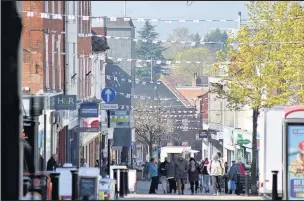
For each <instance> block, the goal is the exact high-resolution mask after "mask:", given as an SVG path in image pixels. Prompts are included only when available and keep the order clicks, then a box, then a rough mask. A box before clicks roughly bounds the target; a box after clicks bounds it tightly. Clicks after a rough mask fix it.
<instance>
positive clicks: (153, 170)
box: [149, 163, 158, 177]
mask: <svg viewBox="0 0 304 201" xmlns="http://www.w3.org/2000/svg"><path fill="white" fill-rule="evenodd" d="M149 174H150V176H151V177H157V176H158V172H157V166H156V165H155V164H153V163H149Z"/></svg>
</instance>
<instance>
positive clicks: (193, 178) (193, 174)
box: [188, 162, 200, 182]
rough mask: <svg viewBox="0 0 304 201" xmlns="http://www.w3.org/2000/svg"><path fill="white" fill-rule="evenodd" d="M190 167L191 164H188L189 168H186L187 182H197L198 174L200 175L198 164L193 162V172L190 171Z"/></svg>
mask: <svg viewBox="0 0 304 201" xmlns="http://www.w3.org/2000/svg"><path fill="white" fill-rule="evenodd" d="M191 166H192V164H189V168H188V179H189V182H191V181H199V174H200V167H199V164H198V163H196V162H195V164H194V166H195V169H194V171H191Z"/></svg>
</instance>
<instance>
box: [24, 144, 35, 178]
mask: <svg viewBox="0 0 304 201" xmlns="http://www.w3.org/2000/svg"><path fill="white" fill-rule="evenodd" d="M22 143H23V155H24V157H23V172H24V173H25V172H28V173H35V166H34V155H33V153H32V147H31V145H29V143H28V142H27V141H26V140H24V139H22Z"/></svg>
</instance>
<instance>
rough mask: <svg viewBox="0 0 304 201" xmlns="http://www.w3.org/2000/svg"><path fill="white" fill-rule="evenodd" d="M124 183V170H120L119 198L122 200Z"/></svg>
mask: <svg viewBox="0 0 304 201" xmlns="http://www.w3.org/2000/svg"><path fill="white" fill-rule="evenodd" d="M124 182H125V174H124V170H123V169H121V170H120V174H119V197H121V198H123V197H124V195H125V192H124V190H125V187H124Z"/></svg>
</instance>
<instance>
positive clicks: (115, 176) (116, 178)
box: [113, 169, 118, 196]
mask: <svg viewBox="0 0 304 201" xmlns="http://www.w3.org/2000/svg"><path fill="white" fill-rule="evenodd" d="M113 178H114V179H115V180H116V183H115V195H116V196H117V195H118V170H117V169H113Z"/></svg>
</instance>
